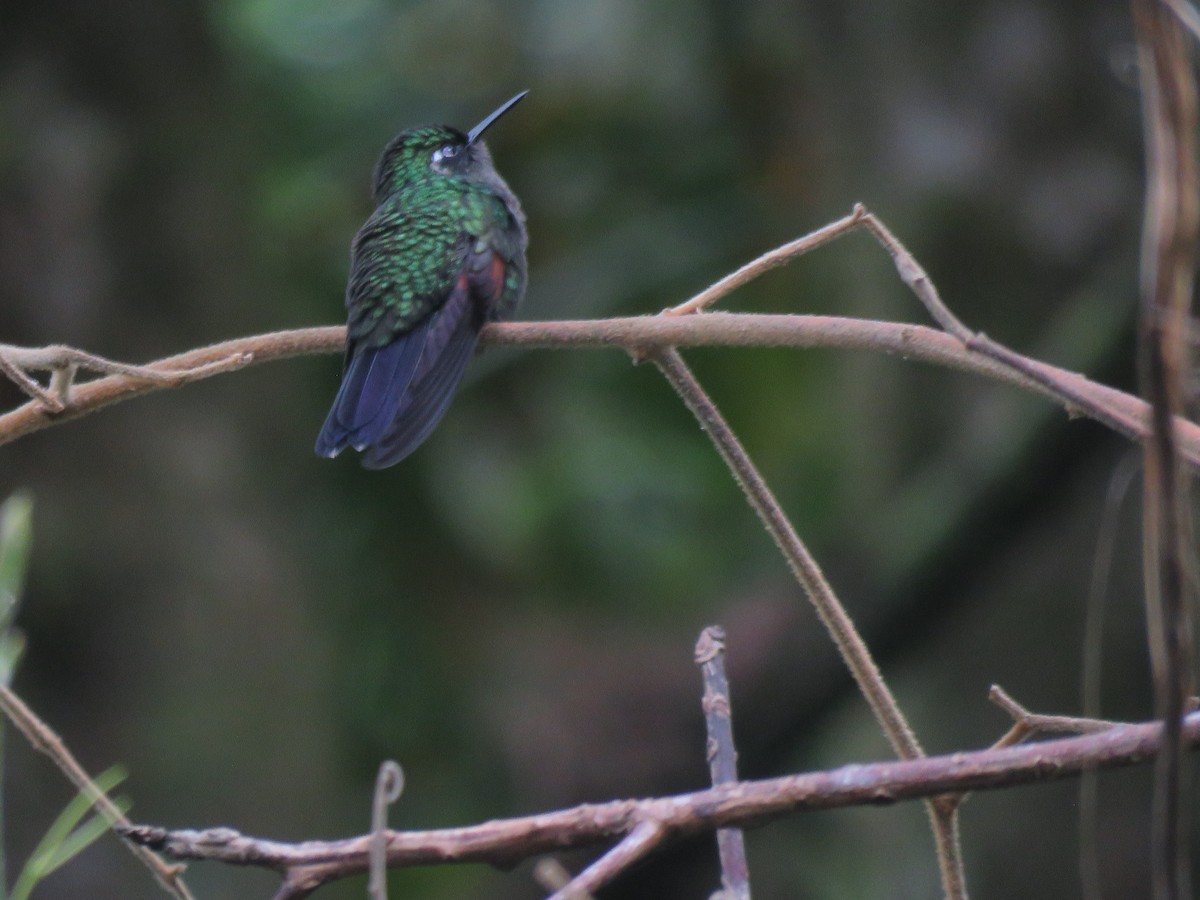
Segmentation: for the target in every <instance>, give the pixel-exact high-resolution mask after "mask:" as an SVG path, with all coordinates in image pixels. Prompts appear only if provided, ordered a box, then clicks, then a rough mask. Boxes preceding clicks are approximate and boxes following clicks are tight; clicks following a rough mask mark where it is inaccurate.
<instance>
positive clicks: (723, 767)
mask: <svg viewBox="0 0 1200 900" xmlns="http://www.w3.org/2000/svg"><path fill="white" fill-rule="evenodd" d="M695 659H696V664H697V665H699V666H700V672H701V674H702V675H703V677H704V699H703V701H702V703H703V707H704V723H705V727H706V730H707V731H708V746H707V750H706V753H705V755H706V756H707V757H708V768H709V772H710V773H711V775H712V783H713V787H716V786H717V785H721V784H733V783H735V782H736V781H737V780H738V774H737V748H736V747H735V746H734V743H733V706H732V703H731V702H730V698H729V679H728V678H727V677H726V676H725V629H723V628H721V627H720V626H718V625H711V626H709V627H708V628H705V629H704V630H703V631H702V632H700V639H699V640H698V641H697V642H696V653H695ZM717 853H718V855H719V857H720V860H721V887H722V893H721V895H720V896H721V897H722V900H750V867H749V865H748V864H747V863H746V841H745V838H744V837H743V836H742V830H741V829H740V828H718V829H717Z"/></svg>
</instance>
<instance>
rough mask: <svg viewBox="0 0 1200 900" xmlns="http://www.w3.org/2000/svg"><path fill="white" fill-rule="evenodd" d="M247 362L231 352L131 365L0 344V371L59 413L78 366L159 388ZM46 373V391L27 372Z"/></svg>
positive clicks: (62, 350)
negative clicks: (186, 362)
mask: <svg viewBox="0 0 1200 900" xmlns="http://www.w3.org/2000/svg"><path fill="white" fill-rule="evenodd" d="M249 361H250V359H249V357H248V356H246V355H245V354H239V353H233V354H230V355H229V356H228V357H226V358H224V359H218V360H214V361H212V362H210V363H205V364H201V365H199V366H192V367H189V368H175V369H162V368H158V367H156V366H154V365H153V364H151V365H150V366H135V365H131V364H129V363H123V362H117V361H116V360H112V359H108V358H106V357H103V356H98V355H96V354H95V353H88V352H86V351H84V350H79V349H77V348H75V347H66V346H63V345H61V344H52V345H51V346H49V347H16V346H14V345H12V344H0V373H3V374H4V375H7V376H8V377H9V378H10V379H11V380H12V381H14V382H16V384H17V386H18V387H20V388H21V390H23V391H24V392H25V393H26V394H28V395H29V396H30V397H32V398H33V399H34V400H37V401H38V402H39V403H41V404H42V405H44V406H45V407H47V408H48V409H49V410H50V411H51V412H62V410H63V409H64V408H65V407H67V406H68V405H70V402H71V388H72V386H73V385H74V384H75V375H76V373H77V372H78V371H79V370H80V369H84V370H86V371H89V372H99V373H101V374H103V375H123V376H125V377H126V378H131V379H133V380H135V381H145V382H149V383H151V384H157V385H162V386H163V387H179V386H180V385H182V384H186V383H188V382H189V381H198V380H200V379H202V378H208V377H211V376H212V375H218V374H220V373H222V372H231V371H233V370H235V369H240V368H241V367H242V366H244V365H246V363H248V362H249ZM30 370H32V371H39V372H50V373H51V377H50V389H49V391H47V390H46V389H44V388H43V387H42V386H41V385H40V384H38V383H37V381H36V380H35V379H34V378H32V377H31V376H30V375H29V374H28V373H29V371H30Z"/></svg>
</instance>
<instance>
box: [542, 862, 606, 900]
mask: <svg viewBox="0 0 1200 900" xmlns="http://www.w3.org/2000/svg"><path fill="white" fill-rule="evenodd" d="M533 877H534V880H535V881H537V883H538V884H540V885H541V886H542V887H544V888H545V889H546V890H548V891H552V892H553V891H561V890H562V889H563V888H565V887H566V886H567V885H568V884H570V883H571V873H570V872H568V871H567V867H566V866H564V865H563V864H562V863H560V862H559V861H558V860H557V859H555V858H554V857H553V856H543V857H542V858H541V859H539V860H538V861H537V862H536V863H534V866H533ZM572 900H593V898H592V896H591V894H589V893H587V892H586V891H581V892H579V893H578V894H577V895H576V896H575V897H573V898H572Z"/></svg>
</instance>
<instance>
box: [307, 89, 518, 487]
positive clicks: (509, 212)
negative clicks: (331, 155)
mask: <svg viewBox="0 0 1200 900" xmlns="http://www.w3.org/2000/svg"><path fill="white" fill-rule="evenodd" d="M527 93H529V92H528V91H522V92H521V93H519V94H517V95H516V96H515V97H512V98H511V99H509V100H508V101H507V102H505V103H503V104H501V105H500V106H499V107H498V108H497V109H496V110H494V111H493V112H492V113H491V114H489V115H488V116H486V117H485V118H484V119H483V121H482V122H480V123H479V124H478V125H476V126H475V127H474V128H472V129H471V130H470V131H468V132H466V133H465V134H464V133H463V132H461V131H459V130H458V129H456V128H452V127H450V126H448V125H424V126H420V127H417V128H410V129H408V130H406V131H402V132H400V134H398V135H396V137H394V138H393V139H392V140H391V142H390V143H389V144H388V145H387V147H386V148H385V149H384V151H383V155H382V156H381V157H380V158H379V162H378V164H377V165H376V166H375V174H374V195H375V212H373V213H372V214H371V215H370V217H369V218H368V219H367V221H366V222H365V223H364V224H363V226H362V228H361V229H359V231H358V234H356V235H355V236H354V241H353V243H352V244H351V251H350V277H349V280H348V282H347V285H346V311H347V323H346V353H345V357H344V363H343V373H342V382H341V386H340V387H339V388H338V392H337V396H336V397H335V398H334V401H333V407H332V408H331V409H330V410H329V415H328V417H327V418H326V419H325V424H324V426H323V427H322V428H321V433H320V434H319V435H318V436H317V444H316V452H317V454H318V455H319V456H326V457H330V458H332V457H334V456H337V455H338V454H339V453H340V452H341V451H342V450H344V449H345V448H346V447H353V448H354V449H355V450H358V451H360V452H362V453H363V457H362V464H363V466H365V467H366V468H368V469H382V468H385V467H387V466H391V465H394V464H396V463H398V462H400V460H402V459H404V458H405V457H406V456H408V455H409V454H410V453H412V452H413V451H414V450H416V449H417V447H418V446H419V445H420V444H421V442H422V441H424V440H425V439H426V438H427V437H428V436H429V434H430V432H432V431H433V429H434V427H435V426H436V425H437V423H438V422H439V421H440V420H441V418H442V416H443V415H444V414H445V412H446V409H447V407H448V406H449V405H450V401H451V399H453V397H454V392H455V389H456V388H457V387H458V384H459V382H460V381H461V380H462V376H463V372H464V371H465V370H466V367H467V362H468V361H469V360H470V358H471V355H472V352H473V351H474V349H475V345H476V342H477V339H478V337H479V331H480V329H481V328H482V327H483V326H484V324H485V323H487V322H493V321H496V320H497V319H506V318H509V317H511V316H512V315H513V313H514V312H515V310H516V307H517V304H518V303H520V301H521V297H522V295H523V294H524V293H525V281H526V262H525V248H526V246H527V245H528V243H529V238H528V234H527V232H526V229H525V214H524V213H523V212H522V210H521V204H520V202H519V201H518V200H517V198H516V195H515V194H513V192H512V190H511V189H510V188H509V186H508V184H506V183H505V181H504V179H503V178H501V177H500V173H499V172H497V171H496V167H495V165H494V164H493V163H492V156H491V153H489V152H488V148H487V145H486V144H484V142H483V141H482V140H481V139H480V138H481V136H482V135H483V133H484V132H485V131H486V130H487V129H488V128H489V127H490V126H491V125H492V124H494V123H495V122H496V120H497V119H499V118H500V117H501V116H503V115H504V114H505V113H506V112H508V111H509V110H510V109H512V108H513V107H514V106H515V105H516V104H517V103H519V102H520V101H521V100H522V99H523V98H524V97H525V95H526V94H527Z"/></svg>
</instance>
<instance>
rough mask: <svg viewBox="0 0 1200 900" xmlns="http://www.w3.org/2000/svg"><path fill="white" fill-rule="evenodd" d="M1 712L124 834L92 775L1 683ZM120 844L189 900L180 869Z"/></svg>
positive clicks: (125, 823)
mask: <svg viewBox="0 0 1200 900" xmlns="http://www.w3.org/2000/svg"><path fill="white" fill-rule="evenodd" d="M0 711H3V713H4V715H6V716H7V717H8V719H9V721H10V722H12V723H13V725H14V726H15V727H16V729H17V730H18V731H19V732H21V734H22V735H23V736H24V737H25V740H27V741H28V742H29V745H30V746H31V747H33V749H34V750H37V751H38V752H39V753H42V754H44V755H46V756H48V757H49V758H50V759H51V760H52V761H53V762H54V764H55V765H56V766H58V768H59V771H61V772H62V773H63V774H64V775H65V776H66V777H67V780H68V781H70V782H71V784H73V785H75V787H76V789H77V790H78V791H79V792H80V793H81V794H83V795H85V796H86V797H87V798H88V799H89V800H91V801H92V804H93V806H94V807H95V808H96V810H97V811H98V812H99V813H100V814H101V815H102V816H104V818H105V819H106V820H108V822H109V824H110V825H111V826H112V827H113V829H114V830H115V831H117V832H118V833H123V832H122V831H121V829H122V827H129V825H130V822H129V820H128V819H127V818H125V814H124V813H122V812H121V810H120V808H119V807H118V806H117V805H116V804H115V803H113V802H112V800H110V799H109V797H108V795H107V794H105V793H104V792H103V791H102V790H100V789H99V788H98V787H97V786H96V783H95V782H94V781H92V779H91V776H89V775H88V773H87V771H86V770H85V769H84V768H83V766H81V765H80V764H79V762H78V760H76V759H75V757H74V756H73V755H72V753H71V751H70V750H68V749H67V746H66V744H64V743H63V741H62V738H60V737H59V736H58V735H57V734H56V733H55V732H54V730H53V729H52V728H50V726H49V725H47V724H46V723H45V722H43V721H42V720H41V719H39V718H38V716H37V714H36V713H34V711H33V710H31V709H30V708H29V707H28V706H26V705H25V702H24V701H23V700H22V699H21V698H20V697H18V696H17V695H16V694H14V693H13V692H12V691H11V690H10V689H9V688H8V686H7V685H4V684H0ZM121 843H123V844H124V845H125V846H126V847H128V848H129V850H130V852H131V853H133V855H134V856H136V857H137V858H138V859H139V860H141V861H142V862H143V863H144V864H145V865H146V868H148V869H149V870H150V871H151V872H152V873H153V874H154V878H155V880H157V881H158V883H159V884H160V885H162V887H163V889H164V890H166V891H167V893H169V894H171V895H173V896H175V897H178V898H180V900H192V895H191V893H190V892H189V891H188V888H187V885H186V884H184V881H183V866H181V865H169V864H167V863H165V862H163V861H162V860H161V859H159V858H158V856H157V855H156V854H154V853H153V852H151V851H150V850H148V849H146V848H145V847H143V846H138V845H137V844H136V843H134V842H131V841H128V840H125V841H122V842H121Z"/></svg>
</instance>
